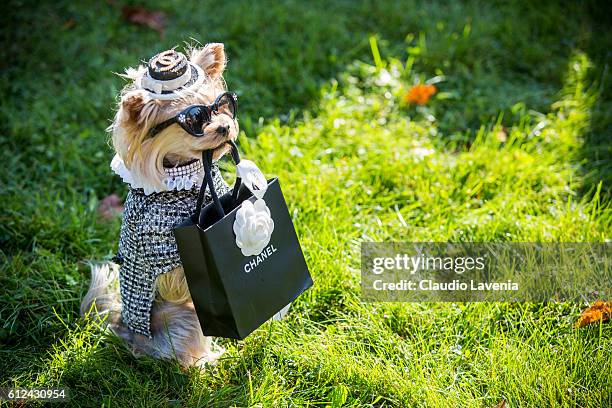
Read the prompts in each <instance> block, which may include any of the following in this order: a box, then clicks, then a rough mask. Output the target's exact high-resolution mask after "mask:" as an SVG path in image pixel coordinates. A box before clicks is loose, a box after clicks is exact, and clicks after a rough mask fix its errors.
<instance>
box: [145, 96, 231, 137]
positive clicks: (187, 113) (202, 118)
mask: <svg viewBox="0 0 612 408" xmlns="http://www.w3.org/2000/svg"><path fill="white" fill-rule="evenodd" d="M237 99H238V95H236V94H235V93H234V92H224V93H222V94H221V95H219V96H217V98H216V99H215V101H214V102H213V104H212V105H192V106H189V107H188V108H186V109H184V110H182V111H180V112H179V113H178V114H177V115H176V116H174V117H172V118H170V119H168V120H165V121H163V122H161V123H159V124H157V125H155V126H153V127H152V128H151V130H149V137H153V136H155V135H156V134H158V133H159V132H161V131H162V130H164V129H165V128H167V127H168V126H170V125H173V124H175V123H178V124H179V125H180V126H181V127H182V128H183V130H184V131H185V132H187V133H189V134H190V135H192V136H195V137H202V136H204V125H206V124H208V123H210V121H211V119H212V114H213V113H216V114H225V115H229V116H230V117H231V118H232V119H235V118H236V109H237V105H236V100H237Z"/></svg>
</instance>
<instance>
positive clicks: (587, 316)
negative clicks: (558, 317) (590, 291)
mask: <svg viewBox="0 0 612 408" xmlns="http://www.w3.org/2000/svg"><path fill="white" fill-rule="evenodd" d="M610 318H612V302H604V301H603V300H598V301H596V302H595V303H593V305H592V306H590V307H588V308H587V309H585V310H584V311H583V312H582V314H581V315H580V317H579V318H578V321H577V322H576V324H575V325H574V327H584V326H586V325H588V324H592V323H597V322H607V321H609V320H610Z"/></svg>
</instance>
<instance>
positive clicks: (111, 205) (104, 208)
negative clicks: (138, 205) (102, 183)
mask: <svg viewBox="0 0 612 408" xmlns="http://www.w3.org/2000/svg"><path fill="white" fill-rule="evenodd" d="M122 213H123V203H121V198H119V196H118V195H117V194H111V195H109V196H107V197H104V199H103V200H102V201H100V205H98V214H100V216H101V217H102V218H104V219H106V220H110V219H112V218H113V217H116V216H118V215H121V214H122Z"/></svg>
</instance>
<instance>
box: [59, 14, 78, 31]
mask: <svg viewBox="0 0 612 408" xmlns="http://www.w3.org/2000/svg"><path fill="white" fill-rule="evenodd" d="M75 25H76V20H75V19H74V18H72V17H71V18H69V19H68V20H66V22H65V23H64V24H62V28H63V29H64V30H69V29H71V28H72V27H74V26H75Z"/></svg>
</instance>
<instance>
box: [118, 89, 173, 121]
mask: <svg viewBox="0 0 612 408" xmlns="http://www.w3.org/2000/svg"><path fill="white" fill-rule="evenodd" d="M162 103H163V102H162V101H159V100H157V99H153V98H151V97H150V96H149V93H148V92H146V91H144V90H142V89H137V90H133V91H130V92H128V93H126V94H125V95H123V97H122V98H121V108H120V109H121V110H122V111H123V118H124V120H125V122H127V123H126V125H128V126H135V127H143V126H147V125H148V122H150V121H151V120H155V118H156V116H157V113H158V112H159V108H160V106H161V104H162Z"/></svg>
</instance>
